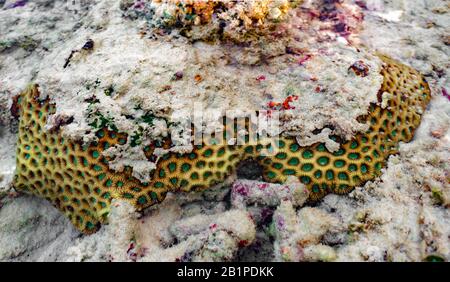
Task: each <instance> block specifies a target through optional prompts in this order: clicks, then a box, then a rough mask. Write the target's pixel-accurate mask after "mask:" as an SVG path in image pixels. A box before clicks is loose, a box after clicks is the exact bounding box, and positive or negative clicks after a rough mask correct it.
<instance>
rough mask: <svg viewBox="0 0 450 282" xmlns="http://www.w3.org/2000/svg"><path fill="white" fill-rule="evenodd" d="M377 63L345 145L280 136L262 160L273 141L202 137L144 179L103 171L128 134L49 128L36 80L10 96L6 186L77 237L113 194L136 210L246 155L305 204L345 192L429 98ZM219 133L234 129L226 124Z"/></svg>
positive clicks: (391, 147) (402, 72)
mask: <svg viewBox="0 0 450 282" xmlns="http://www.w3.org/2000/svg"><path fill="white" fill-rule="evenodd" d="M381 59H382V60H383V61H384V64H385V65H384V68H383V70H382V72H381V74H382V75H383V77H384V82H383V85H382V87H381V89H380V91H379V95H378V96H379V97H378V98H379V99H378V100H379V101H378V103H377V104H372V105H370V108H369V114H368V115H367V116H365V117H361V120H362V121H365V122H367V124H368V125H369V130H368V131H367V132H365V133H364V134H359V135H357V136H355V137H354V138H353V139H352V140H350V141H346V142H343V141H341V140H339V138H337V139H336V141H338V142H340V143H341V146H340V149H339V150H338V151H336V152H333V153H332V152H329V151H328V150H327V149H326V147H325V145H324V144H323V143H317V144H313V145H311V146H308V147H301V146H299V145H298V144H297V143H296V141H295V138H288V137H280V138H279V142H278V144H275V145H276V146H277V153H276V154H275V155H274V156H270V157H268V156H263V155H261V152H262V150H263V149H270V146H272V145H270V144H268V145H267V142H266V141H267V140H265V141H264V140H262V141H261V142H260V143H259V144H257V145H244V146H237V145H236V146H232V145H207V144H206V143H205V144H203V145H202V146H194V150H193V151H192V152H190V153H186V154H179V153H169V154H166V155H164V156H163V157H162V158H161V159H160V160H159V161H158V163H157V168H156V169H155V170H154V171H152V172H151V177H152V178H151V179H152V180H151V181H150V182H149V183H142V182H140V181H139V180H137V179H136V178H134V177H132V168H126V169H125V170H124V171H121V172H117V171H113V170H111V169H110V168H109V166H108V163H109V161H110V159H108V157H105V156H103V154H102V153H103V151H104V150H106V149H108V148H110V147H111V146H115V145H120V144H125V143H126V142H128V136H127V135H126V134H123V133H120V132H114V131H111V130H108V129H107V128H103V129H100V130H98V131H97V132H96V135H97V137H98V140H97V141H96V142H94V143H91V144H85V145H83V144H81V143H78V142H75V141H72V140H67V139H65V138H63V137H62V134H61V132H59V130H53V131H47V130H46V129H45V125H46V122H47V119H48V118H49V115H52V114H53V113H54V112H55V105H54V104H52V103H51V102H50V100H49V99H46V100H41V98H40V95H39V90H38V86H37V85H34V86H31V87H30V88H29V89H28V90H26V91H25V92H24V93H22V94H21V95H20V96H19V98H18V100H17V106H18V107H17V108H18V111H19V114H20V124H19V138H18V144H17V169H16V176H15V181H14V186H15V188H16V189H17V190H20V191H24V192H27V193H30V194H34V195H37V196H39V197H43V198H46V199H47V200H49V201H50V202H52V203H53V204H54V205H55V206H56V207H57V208H58V209H60V210H61V211H62V212H63V213H64V214H65V215H66V216H67V217H68V218H69V219H70V220H71V221H72V223H73V224H74V225H75V226H76V227H77V228H78V229H79V230H80V231H82V232H84V233H93V232H95V231H96V230H98V228H99V227H100V225H101V223H104V222H106V221H107V218H108V213H109V210H110V205H111V201H112V199H114V198H116V199H123V200H126V201H129V202H130V203H132V204H133V205H134V206H135V207H136V208H137V209H138V210H142V209H144V208H146V207H148V206H151V205H154V204H156V203H159V202H161V201H163V200H164V198H165V195H166V194H167V193H168V192H169V191H171V192H176V191H186V192H187V191H193V190H201V189H207V188H209V187H210V186H212V185H214V184H217V183H221V182H223V181H224V180H225V179H226V178H227V177H228V176H229V175H230V174H231V173H233V172H234V171H235V169H236V167H237V165H238V164H239V163H240V162H241V161H242V160H246V159H254V160H255V161H256V162H258V163H260V164H261V166H262V167H263V176H264V179H265V180H266V181H268V182H277V183H283V182H284V181H286V179H287V178H288V177H289V176H295V177H297V178H298V179H299V180H300V181H301V182H302V183H304V184H305V185H306V187H307V188H308V190H309V191H310V193H309V200H310V201H317V200H319V199H321V198H322V197H324V196H325V195H326V194H328V193H337V194H345V193H348V192H350V191H351V190H352V189H353V188H354V187H356V186H359V185H362V184H364V183H365V182H366V181H368V180H371V179H374V178H375V177H377V176H378V175H380V173H381V169H382V168H383V167H384V165H385V163H386V159H387V157H388V156H389V155H391V154H395V153H397V152H398V144H399V142H409V141H410V140H411V139H412V138H413V134H414V131H415V129H416V128H417V127H418V126H419V124H420V120H421V114H422V112H423V111H424V110H425V108H426V106H427V104H428V102H429V101H430V98H431V96H430V89H429V86H428V84H427V83H426V81H425V80H424V78H423V77H422V75H421V74H419V73H418V72H417V71H415V70H413V69H411V68H410V67H407V66H405V65H402V64H401V63H399V62H396V61H394V60H392V59H389V58H387V57H384V56H381ZM224 133H227V134H234V133H235V128H234V126H233V128H225V131H224ZM208 144H209V143H208ZM157 147H165V148H167V147H170V140H167V142H165V143H161V144H154V145H152V146H148V147H146V148H145V154H146V156H147V157H148V158H149V159H150V158H152V157H154V155H153V152H154V150H155V148H157Z"/></svg>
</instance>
